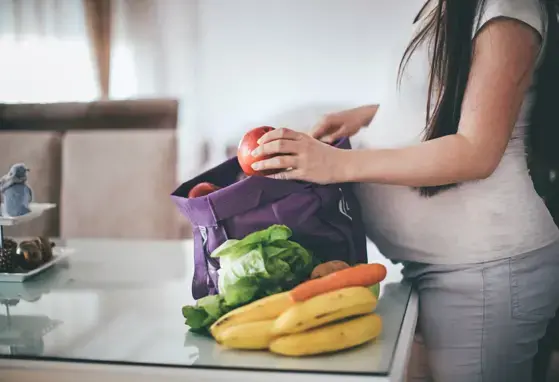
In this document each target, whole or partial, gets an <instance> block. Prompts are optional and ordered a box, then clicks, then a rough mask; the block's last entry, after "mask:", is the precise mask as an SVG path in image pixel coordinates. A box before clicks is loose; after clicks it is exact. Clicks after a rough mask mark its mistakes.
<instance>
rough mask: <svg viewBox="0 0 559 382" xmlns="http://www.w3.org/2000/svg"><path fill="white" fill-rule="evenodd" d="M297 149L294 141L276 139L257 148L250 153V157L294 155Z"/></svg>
mask: <svg viewBox="0 0 559 382" xmlns="http://www.w3.org/2000/svg"><path fill="white" fill-rule="evenodd" d="M297 149H298V145H297V142H296V141H290V140H287V139H277V140H275V141H271V142H268V143H264V144H262V145H260V146H258V147H257V148H256V149H254V151H253V152H252V156H255V157H259V156H263V155H277V154H296V153H297Z"/></svg>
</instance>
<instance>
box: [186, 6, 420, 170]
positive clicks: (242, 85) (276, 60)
mask: <svg viewBox="0 0 559 382" xmlns="http://www.w3.org/2000/svg"><path fill="white" fill-rule="evenodd" d="M421 1H422V0H201V1H199V8H198V20H197V27H198V31H197V55H196V60H197V74H196V79H197V83H196V89H197V90H196V94H197V96H196V98H197V99H196V102H197V109H196V122H195V123H196V130H197V131H198V132H199V133H200V134H201V135H204V136H205V137H208V138H209V139H211V140H212V144H213V148H214V149H215V150H212V151H214V152H216V150H217V153H219V154H218V155H217V156H214V157H213V160H214V162H215V161H220V160H222V159H223V158H222V157H221V153H222V152H223V146H224V145H226V144H231V143H233V144H235V143H236V142H237V141H238V139H239V138H240V136H241V135H242V133H243V132H244V131H246V130H248V129H250V128H252V127H255V126H259V125H262V124H271V125H274V126H279V125H283V124H285V125H288V126H290V127H293V128H298V129H308V128H309V127H310V126H311V125H312V123H313V122H315V121H316V120H317V119H318V118H319V117H320V116H321V115H322V114H323V113H325V112H327V111H335V110H338V109H342V108H345V107H352V106H357V105H360V104H364V103H371V102H379V101H380V100H381V97H382V94H383V91H384V88H385V86H386V84H385V81H384V80H385V79H386V77H387V76H386V73H387V71H389V70H390V69H393V65H394V64H395V63H394V61H393V60H391V59H390V57H391V54H392V53H393V52H391V51H392V50H393V49H394V48H395V47H396V48H398V49H397V50H398V51H399V49H400V47H401V44H402V41H403V40H402V36H405V37H407V34H408V33H409V28H410V27H411V22H412V19H413V17H414V15H415V12H417V10H418V4H420V3H421ZM392 57H393V54H392ZM398 58H399V56H398ZM391 85H392V84H391Z"/></svg>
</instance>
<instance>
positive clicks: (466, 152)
mask: <svg viewBox="0 0 559 382" xmlns="http://www.w3.org/2000/svg"><path fill="white" fill-rule="evenodd" d="M478 152H480V150H479V149H476V148H475V146H474V145H473V144H472V143H471V142H469V141H468V140H467V139H466V138H465V137H463V136H461V135H459V134H456V135H449V136H446V137H443V138H438V139H434V140H431V141H427V142H423V143H420V144H417V145H413V146H407V147H403V148H395V149H369V150H347V151H345V152H342V153H340V166H341V167H342V168H340V172H341V174H342V177H343V178H344V179H343V181H344V182H373V183H384V184H392V185H402V186H409V187H427V186H439V185H445V184H452V183H460V182H464V181H469V180H476V179H483V178H486V177H487V176H489V175H490V174H491V173H492V172H493V171H494V168H495V167H496V165H495V166H493V164H492V163H491V162H490V161H487V158H483V156H482V155H478V154H477V153H478Z"/></svg>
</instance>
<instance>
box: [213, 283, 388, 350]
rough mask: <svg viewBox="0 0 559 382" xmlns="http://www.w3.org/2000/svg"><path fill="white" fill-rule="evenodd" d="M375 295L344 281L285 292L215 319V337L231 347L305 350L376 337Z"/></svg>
mask: <svg viewBox="0 0 559 382" xmlns="http://www.w3.org/2000/svg"><path fill="white" fill-rule="evenodd" d="M376 305H377V298H376V296H375V295H374V294H373V292H371V290H369V289H368V288H365V287H348V288H342V289H338V290H335V291H332V292H328V293H324V294H321V295H318V296H315V297H312V298H310V299H308V300H306V301H303V302H298V303H295V302H293V300H292V299H291V298H290V295H289V292H286V293H280V294H277V295H273V296H269V297H266V298H263V299H261V300H258V301H255V302H253V303H252V304H249V305H246V306H244V307H241V308H238V309H236V310H233V311H231V312H229V313H228V314H227V315H225V316H223V317H222V318H220V319H219V320H218V321H216V322H215V323H214V324H213V326H212V327H211V328H210V331H211V333H212V335H213V336H214V338H215V339H216V341H217V342H218V343H220V344H222V345H224V346H226V347H230V348H234V349H250V350H260V349H269V350H270V351H272V352H274V353H277V354H282V355H287V356H304V355H312V354H320V353H327V352H333V351H338V350H342V349H347V348H351V347H354V346H358V345H361V344H363V343H365V342H368V341H370V340H372V339H374V338H376V337H377V336H378V335H379V334H380V331H381V328H382V321H381V318H380V317H379V316H378V315H376V314H373V313H372V312H373V311H374V309H375V308H376Z"/></svg>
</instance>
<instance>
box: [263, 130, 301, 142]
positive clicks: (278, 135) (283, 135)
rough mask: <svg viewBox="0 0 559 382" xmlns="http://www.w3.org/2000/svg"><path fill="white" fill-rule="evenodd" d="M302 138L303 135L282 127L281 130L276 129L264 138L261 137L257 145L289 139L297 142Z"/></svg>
mask: <svg viewBox="0 0 559 382" xmlns="http://www.w3.org/2000/svg"><path fill="white" fill-rule="evenodd" d="M301 136H302V135H301V133H298V132H296V131H293V130H291V129H287V128H285V127H282V128H281V129H275V130H272V131H269V132H267V133H266V134H264V135H263V136H262V137H260V139H259V140H258V142H257V143H258V144H259V145H262V144H264V143H267V142H271V141H275V140H276V139H288V140H291V141H297V140H299V139H301Z"/></svg>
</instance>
